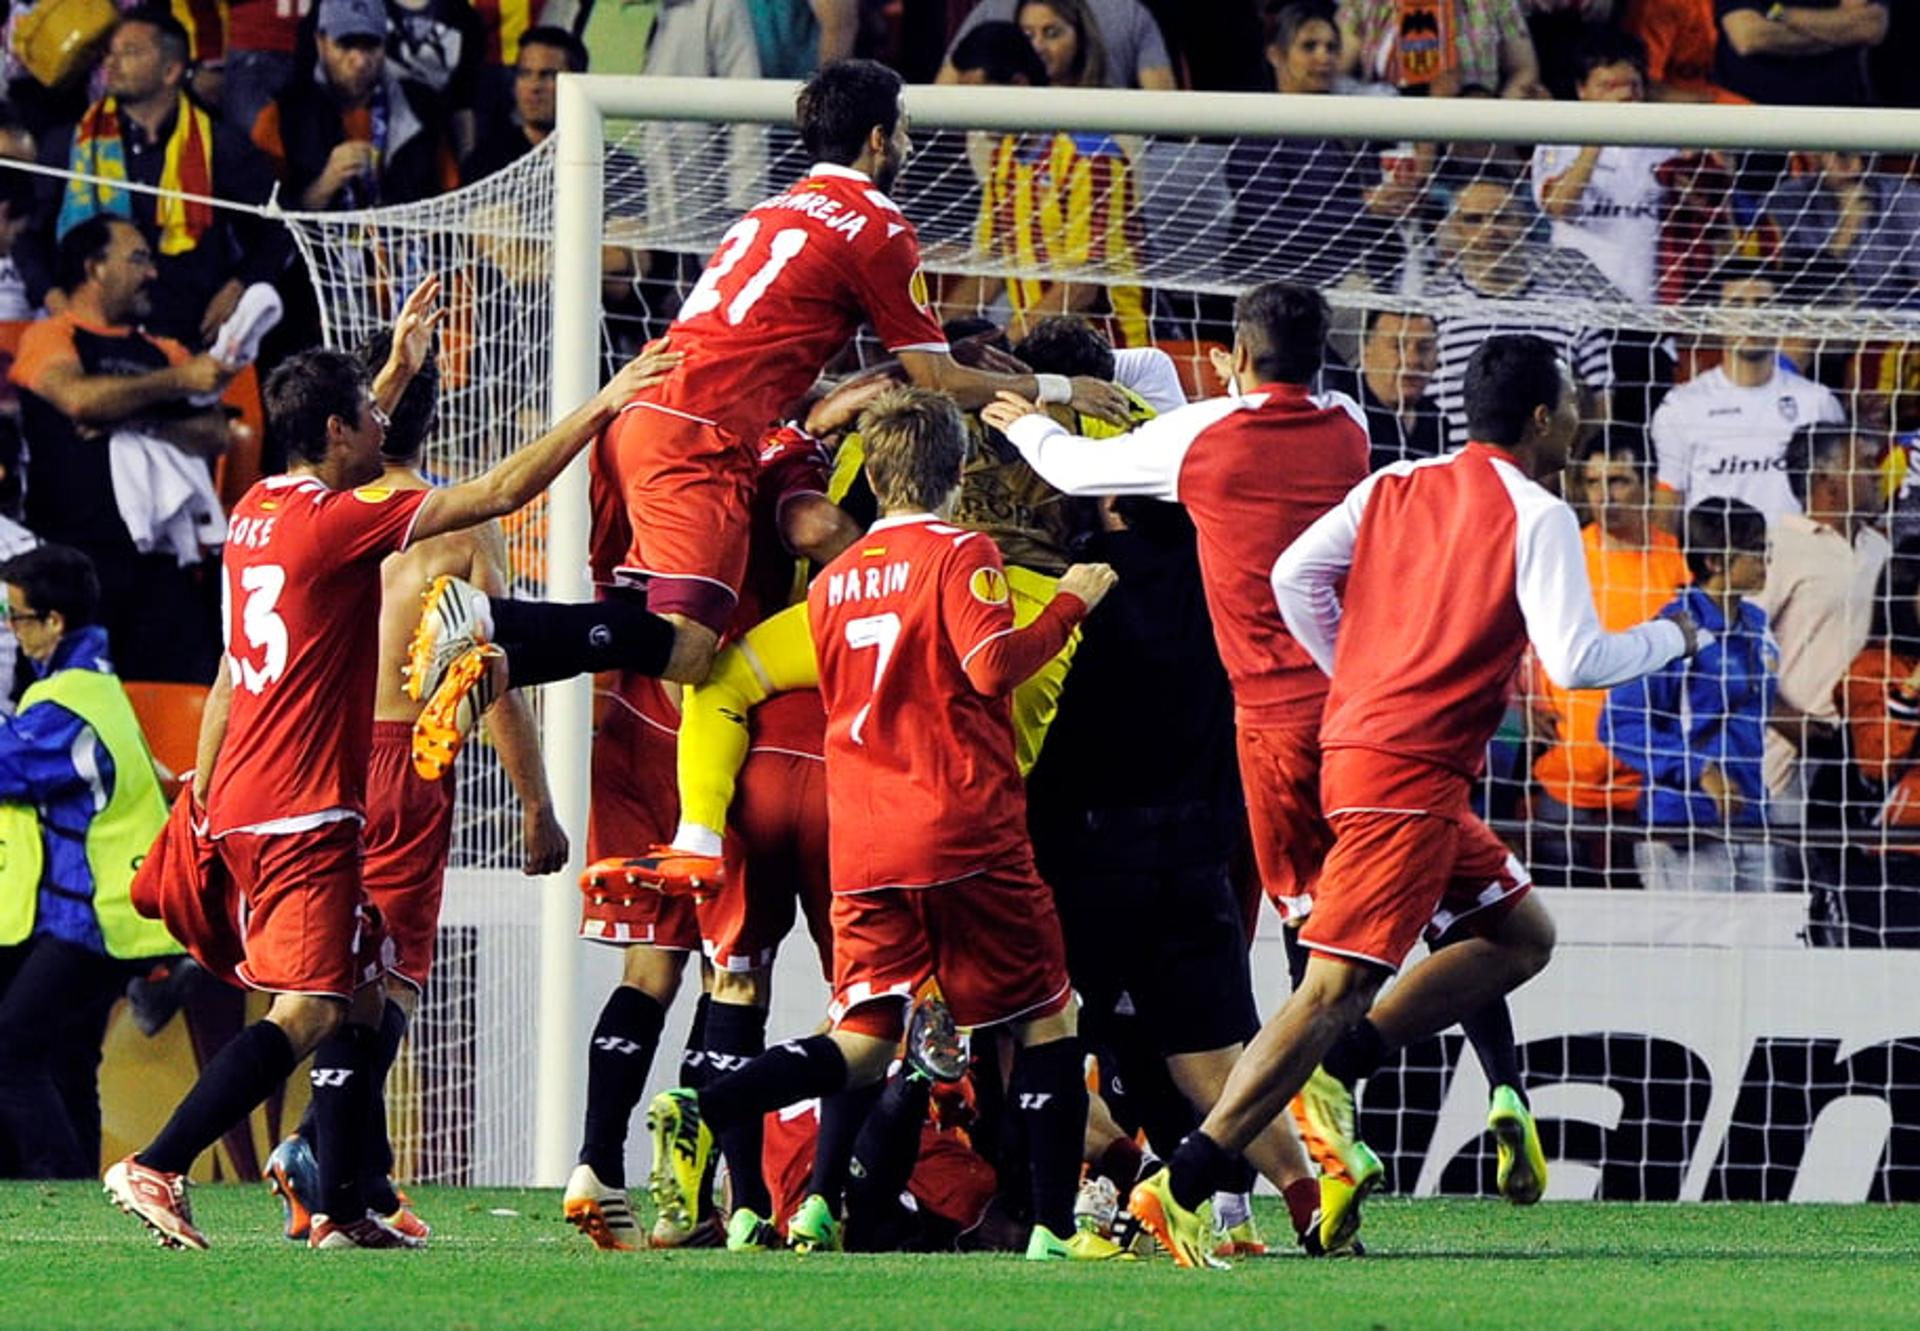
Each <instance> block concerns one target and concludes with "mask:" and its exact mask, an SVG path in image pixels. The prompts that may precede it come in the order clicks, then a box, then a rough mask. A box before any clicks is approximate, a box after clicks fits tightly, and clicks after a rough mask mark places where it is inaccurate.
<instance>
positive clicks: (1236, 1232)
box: [1213, 1216, 1267, 1257]
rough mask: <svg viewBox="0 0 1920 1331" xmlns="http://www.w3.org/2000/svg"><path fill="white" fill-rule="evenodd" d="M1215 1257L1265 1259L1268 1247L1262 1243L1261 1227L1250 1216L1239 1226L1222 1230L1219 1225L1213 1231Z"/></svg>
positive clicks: (1231, 1226)
mask: <svg viewBox="0 0 1920 1331" xmlns="http://www.w3.org/2000/svg"><path fill="white" fill-rule="evenodd" d="M1213 1255H1214V1256H1215V1257H1265V1256H1266V1255H1267V1245H1266V1244H1265V1243H1264V1242H1262V1241H1261V1238H1260V1226H1259V1225H1257V1224H1255V1223H1254V1221H1253V1217H1251V1216H1249V1217H1247V1218H1246V1219H1245V1220H1242V1221H1241V1222H1240V1223H1239V1224H1237V1225H1229V1226H1227V1227H1226V1228H1224V1229H1222V1228H1220V1227H1219V1226H1218V1225H1216V1226H1215V1227H1214V1231H1213Z"/></svg>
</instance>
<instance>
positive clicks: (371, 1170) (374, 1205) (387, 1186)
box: [360, 999, 407, 1215]
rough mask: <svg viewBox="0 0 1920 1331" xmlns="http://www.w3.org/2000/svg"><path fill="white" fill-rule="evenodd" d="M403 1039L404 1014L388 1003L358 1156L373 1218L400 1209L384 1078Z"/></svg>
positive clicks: (375, 1053) (377, 1041)
mask: <svg viewBox="0 0 1920 1331" xmlns="http://www.w3.org/2000/svg"><path fill="white" fill-rule="evenodd" d="M406 1035H407V1010H406V1009H405V1008H403V1007H401V1006H400V1005H399V1004H398V1003H396V1002H394V1001H393V1000H392V999H388V1000H387V1005H386V1007H385V1008H383V1009H381V1012H380V1025H379V1027H378V1029H377V1030H375V1032H374V1036H375V1044H374V1051H373V1085H374V1103H373V1112H372V1113H371V1114H369V1115H368V1116H367V1129H366V1132H367V1136H366V1145H365V1147H364V1148H363V1149H362V1150H361V1153H360V1171H361V1187H362V1189H363V1190H364V1191H365V1192H366V1195H367V1208H368V1209H369V1210H371V1211H373V1212H374V1213H375V1214H376V1215H392V1214H393V1213H394V1212H395V1211H398V1210H399V1209H400V1196H399V1194H398V1193H396V1192H395V1191H394V1190H393V1140H392V1138H390V1137H389V1136H388V1135H387V1074H388V1073H389V1072H391V1071H392V1070H393V1060H394V1059H395V1058H396V1057H398V1055H399V1053H400V1042H401V1041H402V1040H404V1039H405V1038H406Z"/></svg>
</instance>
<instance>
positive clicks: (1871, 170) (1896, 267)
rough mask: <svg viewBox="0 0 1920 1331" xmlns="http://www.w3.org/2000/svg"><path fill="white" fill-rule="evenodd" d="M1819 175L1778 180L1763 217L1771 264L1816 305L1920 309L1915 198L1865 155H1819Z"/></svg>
mask: <svg viewBox="0 0 1920 1331" xmlns="http://www.w3.org/2000/svg"><path fill="white" fill-rule="evenodd" d="M1819 160H1820V169H1819V170H1818V171H1817V172H1811V173H1809V174H1807V175H1802V176H1795V177H1792V178H1789V179H1787V180H1783V181H1782V182H1781V183H1780V185H1779V187H1778V188H1777V189H1775V190H1774V191H1773V193H1772V194H1770V195H1769V196H1768V197H1767V199H1766V202H1765V204H1764V205H1763V212H1764V213H1765V215H1766V220H1767V222H1768V223H1769V224H1770V225H1771V226H1772V227H1773V228H1774V230H1776V231H1777V232H1778V233H1779V237H1780V251H1779V257H1778V263H1779V264H1780V266H1781V267H1782V269H1783V270H1784V271H1785V274H1786V276H1787V277H1788V278H1789V280H1790V281H1791V283H1792V285H1793V287H1794V289H1795V290H1796V292H1797V293H1798V294H1799V295H1800V296H1801V297H1803V298H1804V299H1806V300H1808V301H1811V302H1815V303H1819V304H1831V305H1838V304H1860V305H1874V306H1893V307H1901V308H1904V307H1911V306H1913V305H1915V304H1916V303H1920V248H1917V247H1920V190H1916V189H1915V188H1914V187H1913V186H1911V185H1909V184H1907V183H1906V182H1905V181H1904V180H1902V179H1901V178H1899V177H1897V176H1895V175H1892V174H1890V173H1888V172H1886V171H1882V170H1880V169H1879V166H1880V164H1879V161H1878V159H1877V158H1876V157H1875V156H1874V155H1873V154H1872V153H1857V152H1824V153H1821V154H1820V158H1819Z"/></svg>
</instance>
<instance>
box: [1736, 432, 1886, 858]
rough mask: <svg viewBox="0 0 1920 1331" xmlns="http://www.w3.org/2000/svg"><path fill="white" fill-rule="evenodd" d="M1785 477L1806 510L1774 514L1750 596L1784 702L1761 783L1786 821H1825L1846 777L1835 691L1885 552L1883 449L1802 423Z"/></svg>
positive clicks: (1863, 639) (1866, 626)
mask: <svg viewBox="0 0 1920 1331" xmlns="http://www.w3.org/2000/svg"><path fill="white" fill-rule="evenodd" d="M1786 474H1787V480H1788V481H1789V482H1790V483H1791V484H1792V486H1793V494H1794V498H1795V500H1796V501H1797V503H1796V508H1797V509H1799V510H1802V511H1789V512H1787V513H1785V514H1780V515H1777V516H1775V517H1774V519H1773V523H1772V528H1771V532H1770V536H1771V540H1772V552H1771V555H1770V568H1769V570H1768V575H1767V586H1766V590H1765V591H1764V592H1762V593H1761V594H1760V595H1759V596H1758V597H1756V598H1755V599H1756V600H1757V601H1758V602H1759V604H1760V607H1761V608H1762V609H1763V610H1765V611H1766V612H1767V619H1768V621H1769V622H1770V623H1771V624H1772V626H1773V635H1774V638H1775V639H1776V640H1777V641H1778V642H1779V644H1780V697H1781V701H1782V702H1783V703H1784V704H1785V706H1784V707H1783V708H1782V709H1781V722H1782V723H1781V724H1778V725H1776V726H1775V728H1774V733H1773V734H1771V735H1769V736H1768V737H1767V786H1768V788H1769V789H1770V790H1772V792H1773V794H1774V797H1775V799H1776V800H1777V801H1779V802H1780V803H1781V805H1782V806H1783V807H1782V809H1781V812H1782V813H1783V814H1784V815H1786V817H1787V820H1788V821H1792V822H1803V821H1804V822H1807V823H1810V824H1818V825H1825V824H1830V823H1831V822H1833V821H1836V820H1837V816H1838V811H1839V804H1840V795H1839V790H1838V787H1837V783H1838V780H1839V778H1840V777H1841V776H1842V774H1843V773H1842V769H1841V765H1840V762H1839V757H1840V755H1839V751H1838V745H1837V744H1835V743H1834V742H1833V740H1834V737H1833V735H1832V734H1831V732H1830V727H1831V726H1832V725H1833V723H1834V722H1835V721H1836V720H1837V718H1838V710H1837V706H1836V703H1835V690H1836V689H1837V688H1838V687H1839V685H1840V682H1841V680H1842V678H1843V677H1844V676H1845V674H1846V670H1847V666H1848V665H1849V664H1850V663H1851V662H1852V661H1853V659H1854V657H1856V656H1858V655H1859V654H1860V649H1861V648H1863V647H1865V646H1866V645H1867V635H1868V633H1869V632H1870V631H1871V629H1872V627H1873V605H1874V596H1875V593H1876V592H1877V591H1878V589H1879V587H1880V575H1881V571H1882V570H1883V569H1884V568H1885V567H1886V562H1887V556H1888V555H1889V554H1890V553H1891V549H1890V547H1889V545H1888V543H1887V538H1886V537H1885V536H1884V535H1883V534H1881V532H1880V529H1879V528H1878V527H1877V526H1875V525H1874V524H1875V523H1876V522H1877V521H1878V519H1879V518H1880V516H1881V513H1882V511H1883V509H1884V507H1885V506H1884V504H1883V503H1882V501H1881V499H1880V469H1879V447H1878V445H1877V444H1876V443H1875V442H1874V441H1873V440H1871V439H1868V438H1865V437H1862V436H1861V435H1860V434H1859V433H1858V432H1856V431H1855V430H1853V429H1852V428H1850V427H1848V426H1846V425H1824V424H1823V425H1803V426H1802V427H1801V428H1799V429H1798V430H1795V431H1794V432H1793V437H1792V438H1791V439H1790V440H1788V442H1787V448H1786ZM1809 722H1811V724H1809ZM1823 806H1824V807H1823Z"/></svg>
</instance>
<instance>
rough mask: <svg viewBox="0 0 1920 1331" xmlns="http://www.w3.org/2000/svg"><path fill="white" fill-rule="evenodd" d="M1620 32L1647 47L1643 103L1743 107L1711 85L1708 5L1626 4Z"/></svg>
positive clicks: (1654, 0)
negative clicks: (1735, 104) (1737, 105)
mask: <svg viewBox="0 0 1920 1331" xmlns="http://www.w3.org/2000/svg"><path fill="white" fill-rule="evenodd" d="M1620 30H1621V31H1622V32H1624V33H1626V34H1627V35H1628V36H1629V37H1633V38H1636V39H1638V40H1639V42H1640V44H1641V45H1642V46H1644V47H1646V48H1647V99H1648V100H1649V101H1654V102H1744V101H1746V100H1747V99H1746V98H1744V97H1742V96H1740V95H1739V94H1738V93H1734V92H1729V91H1727V90H1726V89H1725V88H1723V87H1721V86H1720V85H1719V84H1717V83H1715V82H1714V81H1713V48H1714V45H1715V43H1716V41H1717V40H1718V38H1719V35H1720V28H1719V24H1718V23H1717V22H1716V21H1715V19H1714V13H1713V0H1627V3H1626V8H1625V11H1624V12H1623V13H1622V14H1621V15H1620Z"/></svg>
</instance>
